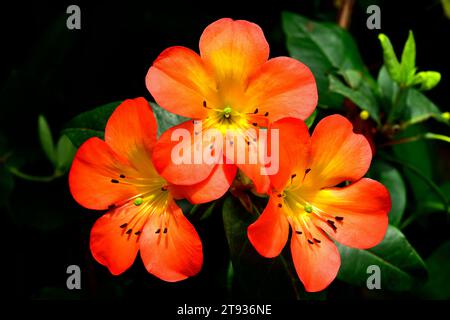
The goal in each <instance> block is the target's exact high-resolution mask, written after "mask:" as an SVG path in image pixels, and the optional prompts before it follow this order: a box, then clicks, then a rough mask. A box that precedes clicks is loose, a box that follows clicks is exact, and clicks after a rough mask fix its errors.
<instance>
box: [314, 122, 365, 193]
mask: <svg viewBox="0 0 450 320" xmlns="http://www.w3.org/2000/svg"><path fill="white" fill-rule="evenodd" d="M311 148H312V153H311V164H310V169H311V171H310V172H309V173H308V175H307V177H306V179H305V187H312V188H315V189H321V188H324V187H334V186H336V185H338V184H339V183H341V182H343V181H346V180H349V181H356V180H358V179H360V178H361V177H362V176H364V174H365V173H366V172H367V170H368V169H369V166H370V162H371V160H372V150H371V148H370V144H369V142H368V141H367V139H366V138H365V137H364V136H363V135H361V134H355V133H354V132H353V126H352V124H351V122H350V121H348V120H347V119H346V118H345V117H343V116H340V115H332V116H328V117H325V118H324V119H322V120H321V121H320V122H319V123H318V124H317V126H316V128H315V129H314V132H313V134H312V137H311Z"/></svg>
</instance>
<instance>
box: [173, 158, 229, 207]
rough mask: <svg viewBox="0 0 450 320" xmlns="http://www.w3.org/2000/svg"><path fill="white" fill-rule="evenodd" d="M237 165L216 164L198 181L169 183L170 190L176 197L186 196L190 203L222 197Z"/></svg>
mask: <svg viewBox="0 0 450 320" xmlns="http://www.w3.org/2000/svg"><path fill="white" fill-rule="evenodd" d="M236 171H237V167H236V166H235V165H232V164H218V165H216V167H215V168H214V169H213V170H212V172H211V174H210V175H209V177H208V178H206V179H205V180H203V181H202V182H200V183H197V184H194V185H189V186H182V185H171V186H170V190H171V192H172V193H173V194H175V195H176V198H186V199H187V200H189V201H190V202H191V203H205V202H210V201H213V200H217V199H219V198H220V197H222V196H223V195H224V194H225V193H226V192H227V191H228V189H229V188H230V185H231V183H232V182H233V179H234V177H235V175H236Z"/></svg>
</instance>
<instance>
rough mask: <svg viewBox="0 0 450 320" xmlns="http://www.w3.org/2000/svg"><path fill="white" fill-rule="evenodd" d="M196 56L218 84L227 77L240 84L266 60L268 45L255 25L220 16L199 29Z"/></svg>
mask: <svg viewBox="0 0 450 320" xmlns="http://www.w3.org/2000/svg"><path fill="white" fill-rule="evenodd" d="M200 55H201V57H202V59H203V61H204V62H205V65H206V66H207V68H209V69H210V70H212V71H213V72H214V75H215V77H216V79H217V80H218V84H219V85H221V84H222V85H223V84H225V83H226V82H228V81H229V80H232V81H236V82H239V83H243V82H245V81H246V80H247V78H248V77H249V76H250V74H251V73H253V72H254V71H255V70H256V69H257V68H259V67H260V66H261V65H262V64H263V63H264V62H266V61H267V59H268V57H269V44H268V43H267V41H266V38H265V37H264V33H263V31H262V29H261V28H260V27H259V26H258V25H256V24H254V23H251V22H248V21H244V20H237V21H235V20H232V19H229V18H224V19H220V20H217V21H215V22H213V23H211V24H210V25H209V26H208V27H206V29H205V30H204V31H203V34H202V36H201V38H200Z"/></svg>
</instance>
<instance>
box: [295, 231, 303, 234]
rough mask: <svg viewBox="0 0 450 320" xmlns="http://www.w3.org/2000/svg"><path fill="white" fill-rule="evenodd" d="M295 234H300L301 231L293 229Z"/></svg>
mask: <svg viewBox="0 0 450 320" xmlns="http://www.w3.org/2000/svg"><path fill="white" fill-rule="evenodd" d="M295 233H296V234H302V233H303V232H301V231H295Z"/></svg>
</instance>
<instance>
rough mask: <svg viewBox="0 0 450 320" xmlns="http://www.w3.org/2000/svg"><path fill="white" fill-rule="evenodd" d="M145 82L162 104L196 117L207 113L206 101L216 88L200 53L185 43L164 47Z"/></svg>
mask: <svg viewBox="0 0 450 320" xmlns="http://www.w3.org/2000/svg"><path fill="white" fill-rule="evenodd" d="M145 83H146V85H147V89H148V90H149V91H150V93H151V94H152V96H153V98H155V101H156V102H157V103H158V104H159V105H160V106H161V107H163V108H164V109H166V110H168V111H170V112H173V113H176V114H179V115H181V116H184V117H188V118H196V119H199V118H203V117H205V116H206V111H205V108H204V107H203V101H207V100H209V98H210V96H211V95H212V94H214V92H215V90H216V88H215V86H216V84H215V80H214V79H213V77H211V75H210V74H209V72H208V71H207V70H206V68H205V66H204V64H203V61H202V59H201V58H200V56H199V55H198V54H197V53H195V52H194V51H192V50H190V49H188V48H185V47H171V48H168V49H166V50H164V51H163V52H162V53H161V54H160V55H159V57H158V58H157V59H156V60H155V62H154V63H153V66H152V67H151V68H150V69H149V70H148V73H147V76H146V78H145Z"/></svg>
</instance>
